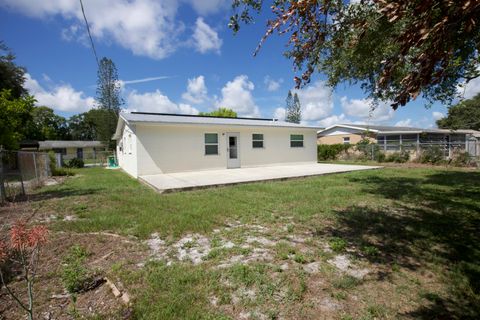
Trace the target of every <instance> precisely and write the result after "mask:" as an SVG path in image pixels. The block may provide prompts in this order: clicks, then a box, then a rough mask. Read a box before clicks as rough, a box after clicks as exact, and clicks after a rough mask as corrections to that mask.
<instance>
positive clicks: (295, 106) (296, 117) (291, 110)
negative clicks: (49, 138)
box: [285, 90, 302, 123]
mask: <svg viewBox="0 0 480 320" xmlns="http://www.w3.org/2000/svg"><path fill="white" fill-rule="evenodd" d="M285 102H286V106H285V121H287V122H292V123H300V121H301V118H302V114H301V106H300V100H299V99H298V95H297V94H296V93H295V94H294V95H292V92H291V91H290V90H288V95H287V99H286V101H285Z"/></svg>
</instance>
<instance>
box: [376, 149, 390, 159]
mask: <svg viewBox="0 0 480 320" xmlns="http://www.w3.org/2000/svg"><path fill="white" fill-rule="evenodd" d="M374 156H375V160H377V161H378V162H385V160H386V159H387V155H386V154H385V153H384V152H382V151H380V150H378V151H376V152H375V154H374Z"/></svg>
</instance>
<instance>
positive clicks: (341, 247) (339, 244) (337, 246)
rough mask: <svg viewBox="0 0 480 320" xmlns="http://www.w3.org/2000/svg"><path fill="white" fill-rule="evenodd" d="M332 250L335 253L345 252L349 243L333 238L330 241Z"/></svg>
mask: <svg viewBox="0 0 480 320" xmlns="http://www.w3.org/2000/svg"><path fill="white" fill-rule="evenodd" d="M328 244H329V245H330V248H331V249H332V250H333V251H335V252H344V251H345V249H346V248H347V241H345V240H344V239H342V238H339V237H333V238H331V239H330V240H329V241H328Z"/></svg>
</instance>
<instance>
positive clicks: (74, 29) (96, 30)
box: [0, 0, 184, 59]
mask: <svg viewBox="0 0 480 320" xmlns="http://www.w3.org/2000/svg"><path fill="white" fill-rule="evenodd" d="M178 5H179V4H178V1H174V0H96V1H88V2H84V6H85V13H86V15H87V18H88V21H89V25H90V29H91V32H92V35H93V37H94V38H95V39H96V40H97V41H98V40H103V41H106V42H108V41H113V42H115V43H117V44H119V45H120V46H122V47H124V48H126V49H128V50H131V51H132V52H133V53H134V54H136V55H142V56H148V57H151V58H155V59H161V58H164V57H166V56H168V55H169V54H171V53H172V52H173V51H175V49H176V48H177V47H178V45H179V43H180V41H179V40H178V36H179V35H180V34H181V33H182V32H183V30H184V27H183V24H182V23H180V22H178V21H176V19H175V16H176V12H177V8H178ZM0 6H3V7H7V8H10V9H12V10H16V11H19V12H21V13H23V14H26V15H29V16H32V17H37V18H49V17H52V16H57V15H58V16H62V18H64V19H66V20H67V21H71V22H72V26H70V27H68V28H66V29H65V30H64V31H63V32H62V37H63V38H64V39H73V38H77V37H80V38H81V39H82V37H83V38H84V37H85V32H84V31H81V30H85V25H84V21H83V16H82V11H81V9H80V4H79V2H78V1H73V0H42V1H31V0H3V1H2V3H0Z"/></svg>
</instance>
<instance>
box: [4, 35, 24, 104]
mask: <svg viewBox="0 0 480 320" xmlns="http://www.w3.org/2000/svg"><path fill="white" fill-rule="evenodd" d="M24 82H25V68H23V67H20V66H17V65H16V64H15V55H14V54H13V53H12V51H11V50H10V49H9V48H8V47H7V46H6V45H5V43H4V42H3V41H0V91H1V90H9V91H10V94H9V97H10V99H18V98H20V97H22V96H24V95H26V94H27V90H25V88H23V83H24Z"/></svg>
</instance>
